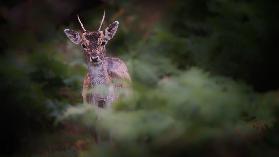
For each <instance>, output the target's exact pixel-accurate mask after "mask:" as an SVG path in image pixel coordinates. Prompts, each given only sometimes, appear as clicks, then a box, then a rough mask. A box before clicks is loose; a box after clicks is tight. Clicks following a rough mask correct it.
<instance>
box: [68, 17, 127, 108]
mask: <svg viewBox="0 0 279 157" xmlns="http://www.w3.org/2000/svg"><path fill="white" fill-rule="evenodd" d="M77 17H78V21H79V23H80V25H81V28H82V31H74V30H71V29H65V30H64V32H65V34H66V35H67V37H68V38H69V39H70V40H71V41H72V42H73V43H74V44H77V45H81V47H82V48H83V52H84V56H85V61H86V63H87V67H88V72H87V75H86V76H85V78H84V81H83V91H82V97H83V102H84V103H87V104H92V105H97V106H98V107H99V108H104V107H106V106H111V104H112V103H113V102H114V101H115V100H116V99H117V98H118V96H119V90H120V89H121V88H123V87H127V85H128V84H129V82H130V80H131V79H130V75H129V73H128V69H127V66H126V65H125V63H124V62H123V61H122V60H121V59H119V58H113V57H107V56H106V45H107V43H108V41H109V40H111V39H112V38H113V37H114V35H115V33H116V31H117V28H118V25H119V22H118V21H114V22H113V23H111V24H110V25H109V26H108V27H107V28H106V29H105V30H103V31H102V30H101V27H102V24H103V22H104V18H105V12H104V15H103V18H102V21H101V24H100V26H99V29H98V30H97V31H87V30H86V29H85V28H84V26H83V24H82V22H81V20H80V18H79V16H77Z"/></svg>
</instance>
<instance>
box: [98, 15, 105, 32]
mask: <svg viewBox="0 0 279 157" xmlns="http://www.w3.org/2000/svg"><path fill="white" fill-rule="evenodd" d="M105 16H106V11H105V10H104V14H103V18H102V21H101V24H100V27H99V29H98V31H100V30H101V28H102V25H103V22H104V20H105Z"/></svg>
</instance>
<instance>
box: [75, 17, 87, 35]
mask: <svg viewBox="0 0 279 157" xmlns="http://www.w3.org/2000/svg"><path fill="white" fill-rule="evenodd" d="M77 18H78V22H79V24H80V26H81V28H82V29H83V31H84V32H86V29H85V28H84V26H83V24H82V22H81V20H80V18H79V16H78V15H77Z"/></svg>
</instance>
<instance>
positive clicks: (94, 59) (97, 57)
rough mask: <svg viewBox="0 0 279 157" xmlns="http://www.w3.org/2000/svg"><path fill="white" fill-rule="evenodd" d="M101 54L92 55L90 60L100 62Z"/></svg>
mask: <svg viewBox="0 0 279 157" xmlns="http://www.w3.org/2000/svg"><path fill="white" fill-rule="evenodd" d="M99 59H100V58H99V56H91V57H90V62H98V61H99Z"/></svg>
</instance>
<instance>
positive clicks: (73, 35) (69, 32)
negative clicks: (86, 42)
mask: <svg viewBox="0 0 279 157" xmlns="http://www.w3.org/2000/svg"><path fill="white" fill-rule="evenodd" d="M64 33H65V34H66V35H67V37H68V38H69V39H70V40H71V41H72V42H73V43H75V44H79V43H80V42H81V37H80V35H79V33H78V32H77V31H74V30H71V29H64Z"/></svg>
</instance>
